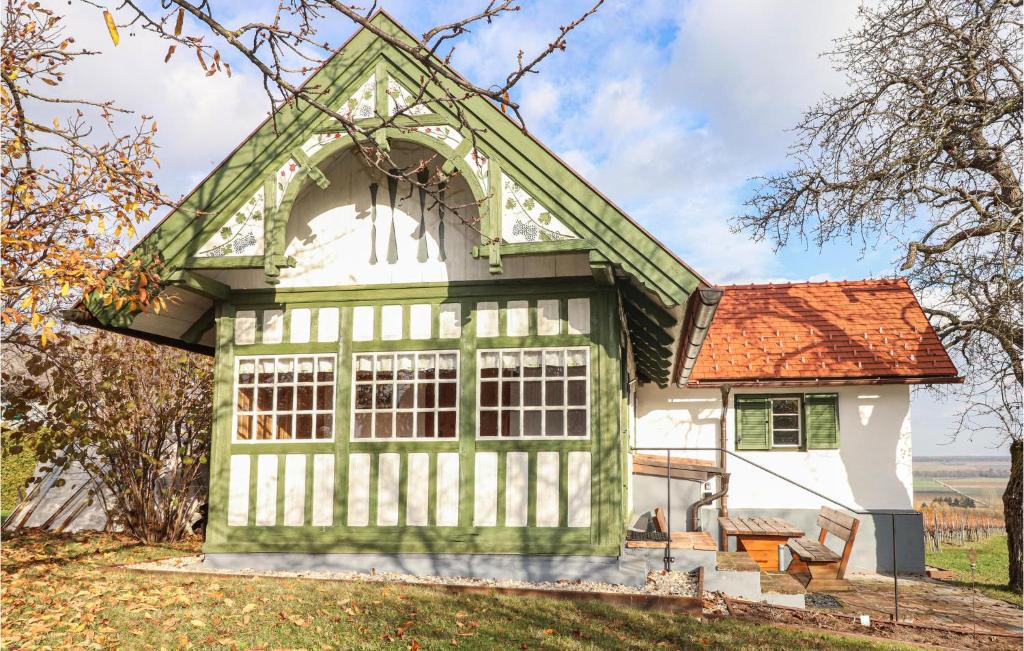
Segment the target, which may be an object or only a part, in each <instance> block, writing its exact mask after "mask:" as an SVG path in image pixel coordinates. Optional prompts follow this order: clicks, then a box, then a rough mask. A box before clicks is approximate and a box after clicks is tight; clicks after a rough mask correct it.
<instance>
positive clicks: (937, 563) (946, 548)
mask: <svg viewBox="0 0 1024 651" xmlns="http://www.w3.org/2000/svg"><path fill="white" fill-rule="evenodd" d="M971 547H975V548H977V550H978V569H977V571H976V573H975V578H976V585H977V587H978V589H979V590H980V591H981V592H984V593H985V594H987V595H988V596H990V597H995V598H996V599H1004V600H1006V601H1009V602H1011V603H1015V604H1017V605H1018V606H1020V605H1021V601H1022V599H1021V595H1020V593H1019V592H1016V591H1014V590H1010V588H1008V587H1007V586H1006V582H1007V580H1008V578H1009V576H1010V570H1009V568H1010V555H1009V552H1008V551H1007V549H1006V536H992V537H991V538H989V539H988V540H983V541H980V542H976V543H970V544H968V545H966V546H964V547H957V546H954V545H943V546H942V551H938V552H932V551H929V552H926V553H925V561H926V562H927V563H928V564H929V565H932V566H934V567H941V568H942V569H944V570H952V571H953V572H955V573H956V579H955V580H953V581H951V583H957V584H960V585H963V586H966V587H970V585H971V562H970V561H969V560H968V559H967V550H968V549H970V548H971Z"/></svg>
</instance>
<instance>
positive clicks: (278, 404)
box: [235, 355, 335, 441]
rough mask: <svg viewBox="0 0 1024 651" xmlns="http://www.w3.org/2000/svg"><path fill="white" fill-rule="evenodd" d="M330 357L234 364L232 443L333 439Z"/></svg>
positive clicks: (249, 359)
mask: <svg viewBox="0 0 1024 651" xmlns="http://www.w3.org/2000/svg"><path fill="white" fill-rule="evenodd" d="M334 367H335V359H334V355H268V356H261V357H238V358H237V359H236V360H235V386H236V390H235V440H237V441H291V440H311V439H319V440H324V439H331V438H333V436H334Z"/></svg>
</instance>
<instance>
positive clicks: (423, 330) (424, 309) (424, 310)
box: [409, 303, 434, 339]
mask: <svg viewBox="0 0 1024 651" xmlns="http://www.w3.org/2000/svg"><path fill="white" fill-rule="evenodd" d="M433 320H434V310H433V306H432V305H429V304H425V303H418V304H416V305H410V306H409V338H410V339H430V333H431V332H430V331H431V325H432V324H431V321H433Z"/></svg>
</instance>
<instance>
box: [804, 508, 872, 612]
mask: <svg viewBox="0 0 1024 651" xmlns="http://www.w3.org/2000/svg"><path fill="white" fill-rule="evenodd" d="M818 526H819V527H821V531H820V532H819V533H818V539H817V540H814V539H813V538H794V539H792V540H790V541H789V542H788V543H786V546H787V547H789V550H790V551H791V552H793V562H792V563H790V564H789V569H788V572H789V573H790V574H792V575H793V576H795V577H796V578H797V579H799V580H800V581H801V582H802V583H803V584H804V587H805V588H806V589H807V590H808V591H811V592H813V591H830V592H839V591H843V590H849V589H850V584H849V582H848V581H846V579H845V578H843V577H844V576H845V575H846V564H847V563H848V562H849V561H850V551H851V550H852V549H853V541H854V539H855V538H856V537H857V529H858V528H859V527H860V520H858V519H857V518H854V517H852V516H849V515H846V514H845V513H840V512H839V511H836V510H835V509H830V508H829V507H827V506H823V507H821V511H819V512H818ZM830 533H831V534H832V535H833V536H835V537H836V538H839V539H840V540H842V541H843V542H844V546H843V553H842V555H840V554H837V553H835V552H834V551H832V550H831V549H829V548H828V547H826V546H825V536H826V535H827V534H830Z"/></svg>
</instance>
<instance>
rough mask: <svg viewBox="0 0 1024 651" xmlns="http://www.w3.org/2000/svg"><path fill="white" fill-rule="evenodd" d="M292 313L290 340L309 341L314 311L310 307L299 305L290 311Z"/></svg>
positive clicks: (299, 342) (296, 342)
mask: <svg viewBox="0 0 1024 651" xmlns="http://www.w3.org/2000/svg"><path fill="white" fill-rule="evenodd" d="M289 314H290V315H291V327H290V328H289V332H288V341H290V342H291V343H293V344H306V343H309V327H310V323H311V322H312V321H313V311H312V310H310V309H309V308H308V307H299V308H295V309H294V310H291V311H290V312H289Z"/></svg>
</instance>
